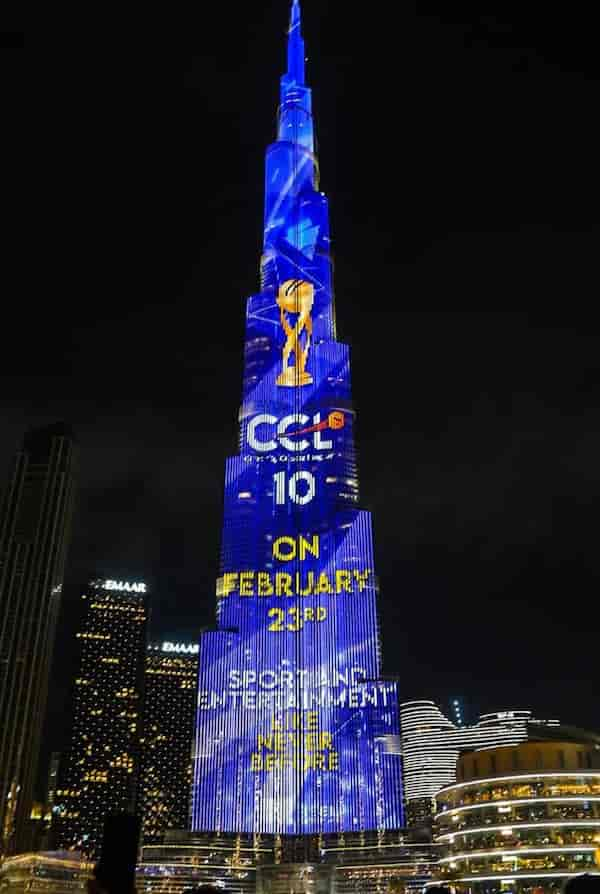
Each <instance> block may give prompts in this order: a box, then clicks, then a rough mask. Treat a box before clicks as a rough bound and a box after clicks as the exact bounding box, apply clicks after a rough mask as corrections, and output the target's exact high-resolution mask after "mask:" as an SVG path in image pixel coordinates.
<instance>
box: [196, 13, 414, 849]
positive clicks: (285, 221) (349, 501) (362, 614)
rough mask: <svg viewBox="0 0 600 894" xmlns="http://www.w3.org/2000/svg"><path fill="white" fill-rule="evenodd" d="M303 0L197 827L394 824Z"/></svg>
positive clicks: (206, 723) (204, 642)
mask: <svg viewBox="0 0 600 894" xmlns="http://www.w3.org/2000/svg"><path fill="white" fill-rule="evenodd" d="M304 62H305V55H304V42H303V39H302V34H301V21H300V5H299V2H298V0H294V3H293V5H292V12H291V19H290V27H289V33H288V65H287V71H286V73H285V74H284V76H283V77H282V79H281V86H280V104H279V115H278V127H277V138H276V140H275V142H274V143H273V144H272V145H271V146H270V147H269V148H268V150H267V155H266V175H265V214H264V242H263V253H262V260H261V291H260V293H259V294H257V295H254V296H252V297H251V298H250V299H249V300H248V302H247V309H246V341H245V355H244V379H243V396H242V405H241V410H240V414H239V421H240V452H239V454H238V455H237V456H234V457H231V458H230V459H229V460H227V465H226V471H225V500H224V524H223V535H222V548H221V575H220V578H219V580H218V583H217V622H218V623H217V629H215V630H214V631H208V632H206V633H205V634H203V636H202V639H201V646H200V672H199V693H198V719H197V735H196V745H195V749H196V750H195V775H194V802H193V829H194V830H196V831H208V832H210V831H215V832H236V833H248V834H254V835H261V834H275V835H278V834H280V835H306V834H320V833H323V834H328V833H340V832H352V831H355V832H363V831H367V830H381V831H383V830H385V829H393V828H397V827H399V826H400V825H401V824H402V805H401V794H400V790H401V779H400V757H399V751H398V748H397V747H396V746H394V744H393V743H394V740H395V738H397V736H398V734H399V721H398V713H397V707H398V705H397V693H396V684H395V682H394V681H392V680H386V679H384V678H382V671H381V658H380V649H379V635H378V619H377V597H378V594H377V581H376V576H375V569H374V558H373V534H372V525H371V516H370V513H368V512H366V511H365V510H363V509H361V508H360V507H359V485H358V477H357V467H356V454H355V441H354V437H355V421H356V413H355V410H354V408H353V405H352V392H351V382H350V356H349V349H348V346H347V345H344V344H341V343H339V342H338V341H337V339H336V331H335V314H334V304H333V286H332V261H331V254H330V237H329V213H328V203H327V198H326V196H325V195H324V193H322V192H320V191H319V184H318V164H317V159H316V156H315V140H314V129H313V120H312V103H311V91H310V89H309V88H308V87H307V86H306V84H305V81H304Z"/></svg>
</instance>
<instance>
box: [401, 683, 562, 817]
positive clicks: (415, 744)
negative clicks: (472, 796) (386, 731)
mask: <svg viewBox="0 0 600 894" xmlns="http://www.w3.org/2000/svg"><path fill="white" fill-rule="evenodd" d="M400 726H401V733H402V762H403V780H404V798H405V802H406V819H407V825H409V826H411V827H422V826H426V825H428V824H430V823H431V818H432V814H433V810H434V798H435V796H436V794H437V793H438V792H439V791H440V789H442V788H444V786H447V785H451V784H452V783H453V782H456V762H457V760H458V757H459V755H460V754H461V752H464V751H472V750H473V749H475V748H493V747H496V746H499V745H517V744H518V743H519V742H523V741H526V740H527V739H529V738H530V737H531V736H532V735H533V736H535V735H536V734H537V732H538V731H539V729H540V727H556V726H558V720H534V718H533V716H532V713H531V711H525V710H511V711H496V712H495V713H492V714H482V715H481V717H480V718H479V720H478V722H477V723H475V724H473V725H471V726H463V725H460V724H457V723H453V722H452V720H450V719H449V718H448V717H446V715H445V714H443V713H442V711H441V710H440V709H439V707H438V706H437V705H436V704H434V702H432V701H428V700H425V699H422V700H419V701H410V702H403V703H402V704H401V705H400Z"/></svg>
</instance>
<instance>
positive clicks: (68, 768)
mask: <svg viewBox="0 0 600 894" xmlns="http://www.w3.org/2000/svg"><path fill="white" fill-rule="evenodd" d="M81 598H82V602H83V606H84V612H83V619H82V624H81V629H80V630H79V632H78V633H77V639H78V643H79V661H78V668H77V676H76V678H75V681H74V705H73V726H72V734H71V742H70V747H69V750H68V753H67V755H66V756H65V759H64V763H65V766H64V767H63V769H62V771H61V773H60V787H59V788H57V790H56V808H57V815H58V841H59V846H60V847H62V848H65V849H66V848H72V847H74V848H75V849H76V850H79V851H82V852H83V853H84V854H86V855H87V856H88V857H91V858H95V857H97V856H98V850H99V846H100V844H101V841H102V829H103V823H104V817H105V815H106V814H107V813H118V812H121V811H128V810H133V809H134V808H135V795H136V785H137V779H138V773H139V739H140V728H141V704H142V692H143V682H144V679H143V678H144V656H145V648H146V615H147V609H146V599H147V593H146V585H145V584H144V583H141V582H140V583H138V582H135V583H129V582H128V581H117V580H93V581H91V582H90V584H89V586H88V588H87V589H86V591H85V593H84V594H83V595H82V597H81Z"/></svg>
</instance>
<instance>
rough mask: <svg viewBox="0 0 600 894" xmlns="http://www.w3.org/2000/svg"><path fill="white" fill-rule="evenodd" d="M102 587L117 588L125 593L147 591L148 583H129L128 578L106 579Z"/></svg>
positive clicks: (107, 588)
mask: <svg viewBox="0 0 600 894" xmlns="http://www.w3.org/2000/svg"><path fill="white" fill-rule="evenodd" d="M101 587H102V589H103V590H117V591H119V592H123V593H145V592H146V584H142V583H133V584H131V583H129V581H126V580H105V581H104V582H103V583H102V584H101Z"/></svg>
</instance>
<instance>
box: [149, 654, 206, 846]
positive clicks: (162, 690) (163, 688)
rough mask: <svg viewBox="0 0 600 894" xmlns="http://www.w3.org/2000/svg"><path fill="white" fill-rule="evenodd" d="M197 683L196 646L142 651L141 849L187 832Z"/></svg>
mask: <svg viewBox="0 0 600 894" xmlns="http://www.w3.org/2000/svg"><path fill="white" fill-rule="evenodd" d="M197 681H198V646H197V645H191V644H190V645H187V644H185V643H172V642H163V643H162V644H160V645H150V646H149V647H148V652H147V655H146V683H145V695H144V723H143V739H142V772H141V777H140V783H141V784H140V794H139V801H138V807H139V809H140V811H141V813H142V818H143V819H142V822H143V825H142V836H143V840H144V842H145V843H152V842H155V841H160V840H161V839H162V837H163V834H164V833H165V832H166V831H167V830H168V829H187V828H189V822H190V795H191V786H192V741H193V731H194V719H195V716H196V703H197V694H196V693H197Z"/></svg>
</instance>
